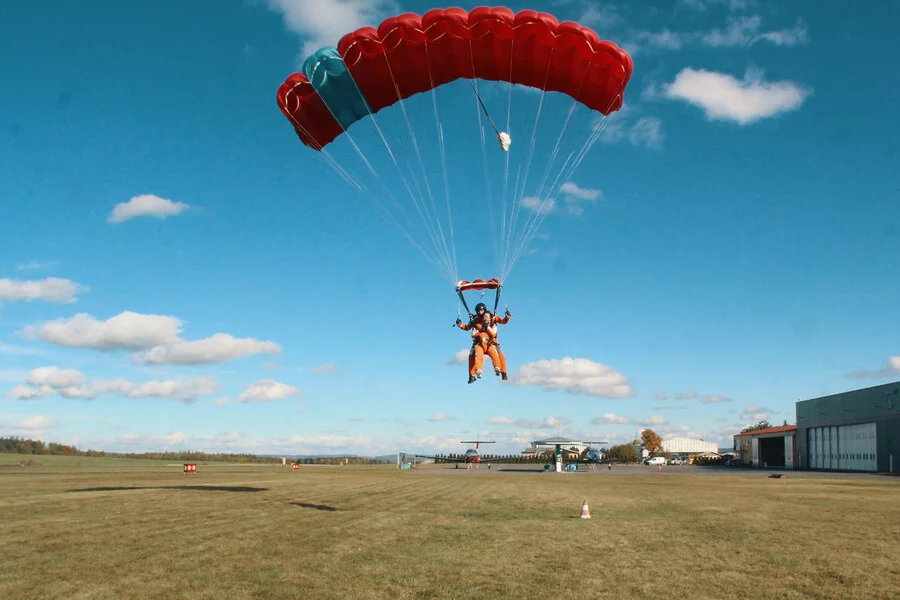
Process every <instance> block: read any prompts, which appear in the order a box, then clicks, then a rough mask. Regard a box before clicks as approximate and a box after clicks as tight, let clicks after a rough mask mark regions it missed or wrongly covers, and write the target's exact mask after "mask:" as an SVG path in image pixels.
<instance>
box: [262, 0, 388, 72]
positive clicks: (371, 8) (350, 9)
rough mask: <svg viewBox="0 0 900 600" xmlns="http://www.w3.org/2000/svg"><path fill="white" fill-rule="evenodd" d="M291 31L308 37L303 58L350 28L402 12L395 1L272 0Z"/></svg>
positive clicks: (334, 41) (271, 2) (272, 4)
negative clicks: (311, 0)
mask: <svg viewBox="0 0 900 600" xmlns="http://www.w3.org/2000/svg"><path fill="white" fill-rule="evenodd" d="M268 4H269V7H270V8H271V9H272V10H275V11H276V12H279V13H281V15H282V18H283V19H284V25H285V27H287V29H288V30H290V31H293V32H294V33H297V34H299V35H300V36H302V37H303V38H305V39H306V41H305V43H304V44H303V54H304V58H305V57H306V56H308V55H310V54H312V53H313V52H315V51H316V50H318V49H319V48H321V47H323V46H337V43H338V41H339V40H340V39H341V37H343V36H344V34H346V33H347V32H348V31H354V30H356V29H359V28H360V27H366V26H372V27H377V26H378V24H379V23H380V22H381V21H382V20H383V19H384V18H385V17H386V16H387V15H388V14H392V13H396V12H399V10H400V7H399V5H398V4H397V2H395V1H394V0H316V1H315V2H310V1H309V0H269V2H268Z"/></svg>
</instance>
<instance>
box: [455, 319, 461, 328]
mask: <svg viewBox="0 0 900 600" xmlns="http://www.w3.org/2000/svg"><path fill="white" fill-rule="evenodd" d="M460 325H462V319H459V318H457V319H456V326H457V327H459V326H460Z"/></svg>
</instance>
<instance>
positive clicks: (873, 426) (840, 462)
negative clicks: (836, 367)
mask: <svg viewBox="0 0 900 600" xmlns="http://www.w3.org/2000/svg"><path fill="white" fill-rule="evenodd" d="M797 450H798V452H797V455H798V456H797V458H798V463H799V464H798V466H799V467H800V468H801V469H815V470H830V471H870V472H886V473H896V472H900V464H897V463H898V462H900V381H897V382H894V383H886V384H884V385H878V386H874V387H870V388H864V389H860V390H853V391H849V392H843V393H840V394H833V395H830V396H822V397H820V398H813V399H811V400H801V401H800V402H797Z"/></svg>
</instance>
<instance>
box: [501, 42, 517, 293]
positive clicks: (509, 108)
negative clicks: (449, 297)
mask: <svg viewBox="0 0 900 600" xmlns="http://www.w3.org/2000/svg"><path fill="white" fill-rule="evenodd" d="M515 50H516V40H515V38H513V39H512V40H510V42H509V95H508V98H507V103H506V133H509V134H510V135H512V133H511V131H510V130H511V129H512V99H513V88H514V87H515V85H514V84H513V83H512V79H513V57H514V56H515ZM505 159H506V161H505V164H504V171H503V196H502V198H501V205H500V240H501V242H500V244H498V245H500V246H502V244H503V240H506V236H507V235H508V234H507V227H509V226H510V225H511V224H510V223H507V219H506V214H507V213H506V203H507V202H506V201H507V198H508V193H509V160H510V158H509V152H507V153H506V156H505ZM498 260H499V262H500V281H502V282H504V283H505V282H506V251H505V249H504V248H502V247H501V248H500V249H499V250H498Z"/></svg>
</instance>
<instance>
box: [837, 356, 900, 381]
mask: <svg viewBox="0 0 900 600" xmlns="http://www.w3.org/2000/svg"><path fill="white" fill-rule="evenodd" d="M898 375H900V356H890V357H888V359H887V360H886V361H884V364H883V365H882V367H881V368H880V369H878V370H877V371H864V370H859V371H852V372H850V373H847V374H846V375H844V377H846V378H848V379H886V378H888V377H897V376H898Z"/></svg>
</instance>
